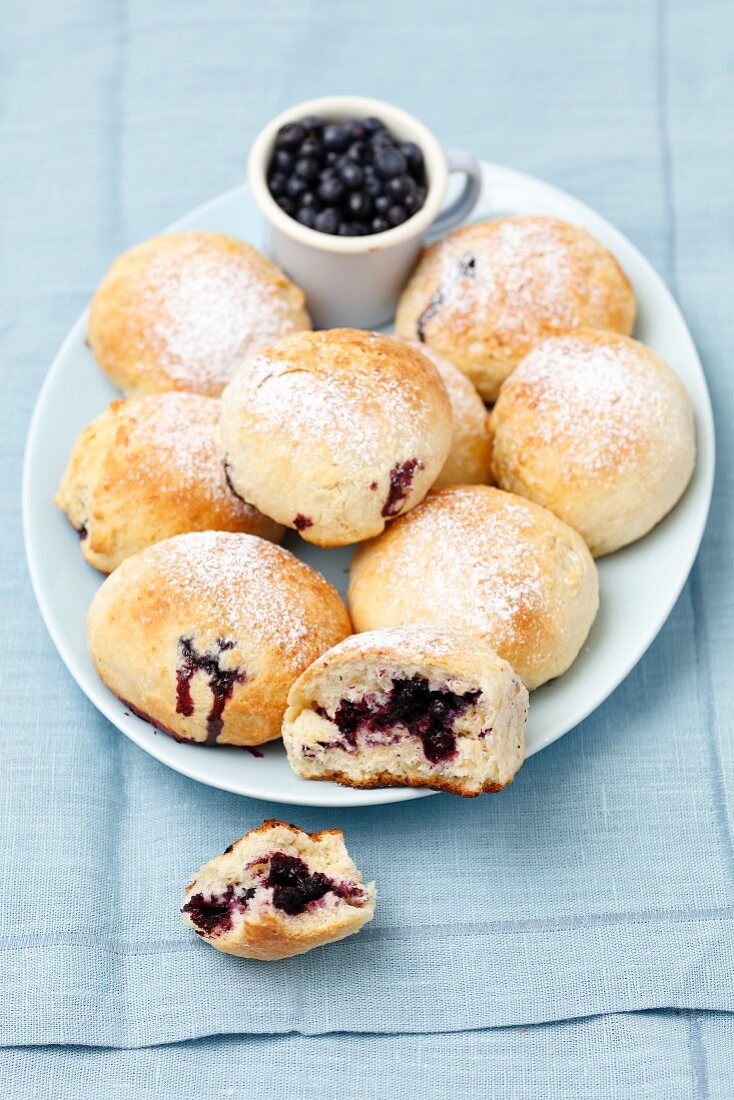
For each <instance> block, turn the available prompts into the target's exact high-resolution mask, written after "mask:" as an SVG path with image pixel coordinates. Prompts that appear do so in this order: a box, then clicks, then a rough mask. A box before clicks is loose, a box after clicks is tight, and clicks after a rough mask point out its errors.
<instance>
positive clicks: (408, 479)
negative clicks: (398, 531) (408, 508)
mask: <svg viewBox="0 0 734 1100" xmlns="http://www.w3.org/2000/svg"><path fill="white" fill-rule="evenodd" d="M422 469H423V463H422V462H421V461H420V460H419V459H417V458H409V459H408V461H407V462H398V464H397V466H393V468H392V470H391V471H390V490H389V492H388V494H387V500H386V501H385V503H384V505H383V508H382V514H383V516H396V515H397V514H398V512H399V511H400V509H401V508H402V506H403V501H404V500H405V499H406V497H407V496H408V494H409V492H410V487H411V485H412V484H413V476H414V474H415V471H416V470H422Z"/></svg>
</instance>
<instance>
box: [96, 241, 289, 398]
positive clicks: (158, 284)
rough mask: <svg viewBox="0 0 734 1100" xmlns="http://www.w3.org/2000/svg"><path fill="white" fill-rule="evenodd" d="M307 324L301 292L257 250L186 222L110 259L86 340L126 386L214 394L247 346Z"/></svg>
mask: <svg viewBox="0 0 734 1100" xmlns="http://www.w3.org/2000/svg"><path fill="white" fill-rule="evenodd" d="M310 327H311V322H310V319H309V317H308V314H307V313H306V311H305V308H304V295H303V292H302V291H301V290H300V289H299V288H298V287H296V286H295V285H294V284H293V283H292V282H291V281H290V280H289V279H287V278H286V276H285V275H284V274H283V272H282V271H281V270H280V269H279V268H278V267H276V266H275V264H273V263H272V261H270V260H268V259H267V258H266V257H265V256H263V255H262V254H261V253H260V252H258V251H257V249H255V248H253V247H252V246H251V245H249V244H246V243H245V242H244V241H239V240H236V239H235V238H233V237H228V236H226V235H225V234H223V233H213V232H203V231H186V232H179V233H168V234H163V235H161V236H158V237H153V238H152V239H151V240H148V241H144V242H142V243H141V244H138V245H135V246H134V247H133V248H130V249H128V251H126V252H124V253H123V254H122V255H121V256H119V257H118V259H117V260H115V262H114V263H113V265H112V267H111V268H110V270H109V271H108V273H107V275H106V276H105V278H104V279H103V280H102V282H101V284H100V286H99V288H98V290H97V292H96V294H95V296H94V299H93V301H92V305H91V310H90V315H89V334H88V339H89V345H90V347H91V349H92V352H93V354H94V356H95V358H96V360H97V362H98V363H99V365H100V367H101V368H102V370H103V371H104V372H105V374H107V375H108V376H109V378H110V379H111V380H112V382H113V383H114V384H115V385H116V386H118V388H119V389H121V390H122V391H123V393H125V394H128V395H137V394H145V393H159V392H163V391H166V390H188V391H191V392H194V393H201V394H205V395H208V396H211V397H218V396H219V395H220V394H221V392H222V390H223V389H224V387H225V385H226V384H227V382H228V381H229V379H230V378H231V377H232V375H233V373H234V371H235V370H236V369H237V368H238V367H239V365H240V364H241V362H242V361H243V359H244V358H246V356H247V355H248V354H251V353H253V352H254V351H257V350H258V349H259V348H262V347H264V346H265V345H267V344H269V343H272V342H273V340H277V339H278V338H279V337H280V336H285V335H286V334H287V333H289V332H294V331H296V330H299V329H309V328H310Z"/></svg>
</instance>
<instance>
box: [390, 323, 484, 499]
mask: <svg viewBox="0 0 734 1100" xmlns="http://www.w3.org/2000/svg"><path fill="white" fill-rule="evenodd" d="M409 343H411V344H413V341H409ZM413 346H414V347H417V348H419V349H420V350H421V351H422V352H423V354H424V355H425V356H426V357H427V358H428V359H430V360H431V362H432V363H433V365H434V366H435V368H436V370H437V371H438V373H439V374H440V375H441V378H442V379H443V383H444V385H445V387H446V390H447V392H448V395H449V401H450V402H451V419H452V423H453V431H452V435H451V447H450V449H449V453H448V455H447V456H446V461H445V462H444V464H443V466H442V467H441V472H440V473H439V475H438V477H437V478H436V480H435V481H434V483H433V488H434V489H438V488H440V486H442V485H487V484H489V483H491V480H492V469H491V463H492V435H491V430H490V423H489V417H488V414H487V410H486V408H485V405H484V402H483V401H482V399H481V397H480V396H479V394H478V393H477V390H476V388H475V386H474V385H473V383H472V382H471V381H470V379H469V378H468V377H467V376H466V375H465V374H462V372H461V371H460V370H459V368H458V367H455V366H454V364H453V363H451V362H450V361H449V360H448V359H446V358H445V357H444V356H442V355H438V354H437V353H436V352H435V351H434V350H433V349H432V348H430V347H428V346H427V345H426V344H413Z"/></svg>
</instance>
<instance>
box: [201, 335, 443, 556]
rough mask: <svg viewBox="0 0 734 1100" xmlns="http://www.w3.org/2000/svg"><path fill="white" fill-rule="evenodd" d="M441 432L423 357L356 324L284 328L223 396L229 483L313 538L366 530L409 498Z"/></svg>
mask: <svg viewBox="0 0 734 1100" xmlns="http://www.w3.org/2000/svg"><path fill="white" fill-rule="evenodd" d="M451 430H452V422H451V405H450V402H449V397H448V394H447V392H446V387H445V386H444V384H443V382H442V381H441V376H440V375H439V373H438V371H437V370H436V368H435V366H434V365H433V364H432V363H431V362H430V361H429V360H428V359H427V358H426V356H425V355H423V354H422V353H421V351H420V350H418V349H416V348H415V347H413V346H410V345H408V344H406V343H405V342H403V341H401V340H396V339H394V338H392V337H389V336H381V335H378V334H376V333H370V332H362V331H357V330H355V329H331V330H328V331H325V332H302V333H297V334H296V335H294V336H289V337H287V338H286V339H285V340H282V341H281V342H280V343H279V344H276V345H275V346H273V347H271V348H268V349H266V350H265V351H262V352H260V353H259V354H258V355H255V356H253V357H252V358H251V359H249V360H248V361H247V362H246V363H245V364H244V366H243V367H242V370H241V371H240V372H239V374H238V375H237V377H236V378H235V380H234V381H233V382H232V383H231V384H230V385H229V386H228V387H227V389H226V390H225V392H224V394H223V396H222V425H221V436H222V446H223V448H224V452H225V461H226V463H227V470H228V476H229V479H230V482H231V484H232V486H233V487H234V489H235V490H236V492H237V493H238V494H239V495H240V496H241V497H242V499H243V500H246V501H248V502H249V503H250V504H254V505H255V507H256V508H258V509H259V510H260V511H261V512H263V513H264V514H265V515H267V516H270V517H271V518H272V519H274V520H276V521H277V522H278V523H282V524H284V525H285V526H287V527H292V528H295V529H296V530H297V531H299V532H300V534H301V536H302V537H303V538H304V539H305V540H306V541H308V542H314V543H317V544H318V545H320V546H342V545H347V544H349V543H352V542H360V541H362V540H363V539H367V538H370V537H372V536H373V535H377V534H379V533H380V532H381V531H382V530H383V529H384V527H385V524H387V523H389V522H390V520H392V519H394V517H395V516H398V515H401V514H403V513H405V512H407V511H409V510H410V509H411V508H413V507H414V506H415V505H416V504H418V503H419V501H421V500H422V499H423V497H424V496H425V495H426V493H427V492H428V489H429V488H430V486H431V485H432V484H433V482H434V480H435V479H436V477H437V475H438V474H439V472H440V470H441V467H442V466H443V464H444V462H445V460H446V456H447V454H448V451H449V446H450V443H451Z"/></svg>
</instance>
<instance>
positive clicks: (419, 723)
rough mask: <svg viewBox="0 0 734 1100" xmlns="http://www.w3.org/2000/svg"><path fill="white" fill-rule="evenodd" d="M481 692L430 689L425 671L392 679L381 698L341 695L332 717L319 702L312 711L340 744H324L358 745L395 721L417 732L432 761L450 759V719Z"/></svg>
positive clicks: (453, 749)
mask: <svg viewBox="0 0 734 1100" xmlns="http://www.w3.org/2000/svg"><path fill="white" fill-rule="evenodd" d="M480 695H481V691H465V692H464V693H463V694H461V695H460V694H458V693H457V692H454V691H449V690H448V688H445V689H439V690H432V689H431V688H430V687H429V682H428V680H427V679H426V677H425V676H420V675H418V674H416V675H415V676H411V677H410V678H409V679H408V678H406V679H401V680H393V682H392V687H391V689H390V691H389V692H388V693H387V695H386V696H385V697H384V698H383V699H378V698H377V697H376V696H375V695H371V694H368V695H365V696H363V697H362V698H361V699H356V700H352V699H342V700H341V702H340V703H339V705H338V706H337V708H336V711H335V712H334V715H333V717H332V716H331V715H329V714H327V712H326V711H325V710H324V708H323V707H316V708H315V710H316V713H317V714H319V715H320V716H321V717H322V718H327V719H328V720H329V721H330V722H333V723H334V725H335V726H336V727H337V729H338V730H339V732H340V733H341V735H342V738H343V743H342V744H337V745H334V744H332V745H330V746H329V747H331V748H334V747H339V748H344V749H346V750H347V751H349V750H354V749H356V748H357V739H358V735H359V736H362V735H363V736H366V737H367V738H368V737H369V735H370V734H375V733H380V734H385V733H390V732H392V731H393V729H394V727H395V726H404V727H405V728H406V729H407V731H408V733H409V734H411V735H412V736H415V737H419V738H420V740H421V743H422V745H423V752H424V754H425V756H426V759H427V760H429V761H430V762H431V764H437V763H439V762H440V761H442V760H449V759H451V757H453V756H454V755H455V754H456V747H457V734H456V731H455V729H454V724H455V722H456V720H457V719H458V718H460V717H461V716H462V715H463V714H464V713H465V712H466V711H467V710H468V708H469V707H470V706H472V705H473V704H474V703H476V702H477V700H478V699H479V697H480Z"/></svg>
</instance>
